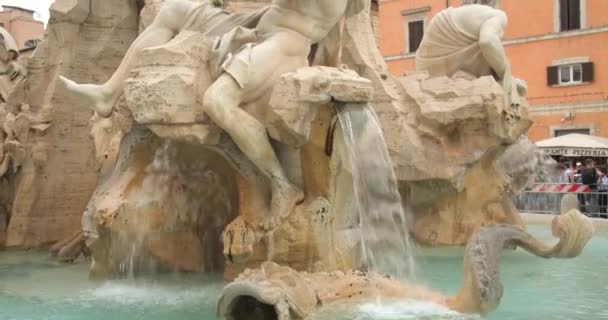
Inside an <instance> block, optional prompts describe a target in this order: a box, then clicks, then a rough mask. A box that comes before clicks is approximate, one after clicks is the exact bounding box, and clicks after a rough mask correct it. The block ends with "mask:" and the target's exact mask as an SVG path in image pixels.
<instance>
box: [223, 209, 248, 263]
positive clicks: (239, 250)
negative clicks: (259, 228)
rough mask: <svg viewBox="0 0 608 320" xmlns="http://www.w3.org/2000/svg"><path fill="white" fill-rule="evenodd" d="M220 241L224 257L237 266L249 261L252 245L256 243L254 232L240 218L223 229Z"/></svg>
mask: <svg viewBox="0 0 608 320" xmlns="http://www.w3.org/2000/svg"><path fill="white" fill-rule="evenodd" d="M222 240H223V242H224V257H226V259H227V260H228V261H229V262H231V263H237V264H238V263H241V262H246V261H247V260H248V259H249V257H250V256H251V254H252V253H253V245H254V244H255V243H256V242H257V241H256V236H255V232H254V231H253V229H252V228H251V227H250V226H249V224H248V223H247V222H246V221H245V220H244V219H243V217H242V216H238V217H237V218H236V219H234V221H232V222H231V223H230V224H229V225H228V226H227V227H226V229H224V233H223V234H222Z"/></svg>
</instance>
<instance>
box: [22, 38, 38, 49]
mask: <svg viewBox="0 0 608 320" xmlns="http://www.w3.org/2000/svg"><path fill="white" fill-rule="evenodd" d="M39 43H40V40H38V39H31V40H27V41H26V42H25V47H26V48H35V47H37V46H38V44H39Z"/></svg>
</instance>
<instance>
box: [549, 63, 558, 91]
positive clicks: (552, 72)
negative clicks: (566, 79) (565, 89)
mask: <svg viewBox="0 0 608 320" xmlns="http://www.w3.org/2000/svg"><path fill="white" fill-rule="evenodd" d="M558 70H559V67H558V66H551V67H547V85H549V86H554V85H557V84H559V72H558Z"/></svg>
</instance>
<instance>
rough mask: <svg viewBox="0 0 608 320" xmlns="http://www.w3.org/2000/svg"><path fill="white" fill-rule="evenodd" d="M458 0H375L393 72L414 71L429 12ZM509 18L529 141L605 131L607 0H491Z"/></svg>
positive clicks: (508, 45)
mask: <svg viewBox="0 0 608 320" xmlns="http://www.w3.org/2000/svg"><path fill="white" fill-rule="evenodd" d="M462 2H463V1H462V0H380V1H379V4H380V9H379V15H380V19H379V21H380V39H381V42H380V48H381V52H382V54H383V55H384V58H385V60H386V61H387V63H388V65H389V69H390V70H391V73H393V74H395V75H403V74H406V73H408V72H412V71H414V69H415V54H416V53H415V52H416V49H417V48H418V44H419V43H420V41H421V39H422V37H423V35H424V30H425V29H426V27H427V26H428V24H429V23H430V21H431V19H432V18H433V16H434V15H435V14H436V13H438V12H439V11H441V10H444V9H446V8H447V7H450V6H452V7H456V6H459V5H462ZM490 2H492V3H495V4H496V5H497V7H498V8H500V9H501V10H504V11H505V12H506V13H507V15H508V16H509V25H508V28H507V31H506V34H505V37H504V45H505V50H506V52H507V55H508V57H509V60H510V62H511V65H512V69H513V75H514V76H515V77H518V78H521V79H524V80H526V81H527V82H528V86H529V90H528V99H529V101H530V104H531V105H532V106H531V108H530V113H531V115H532V118H533V119H534V125H533V126H532V128H531V129H530V131H529V133H528V135H529V137H530V139H532V140H533V141H538V140H543V139H547V138H550V137H555V136H560V135H564V134H568V133H585V134H591V135H597V136H603V137H608V1H606V0H529V1H525V0H492V1H490Z"/></svg>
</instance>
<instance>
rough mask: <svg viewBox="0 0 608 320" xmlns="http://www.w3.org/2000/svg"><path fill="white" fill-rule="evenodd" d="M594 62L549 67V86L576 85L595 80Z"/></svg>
mask: <svg viewBox="0 0 608 320" xmlns="http://www.w3.org/2000/svg"><path fill="white" fill-rule="evenodd" d="M593 78H594V69H593V62H584V63H572V64H562V65H556V66H550V67H548V68H547V84H548V85H549V86H559V85H576V84H582V83H587V82H593Z"/></svg>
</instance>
